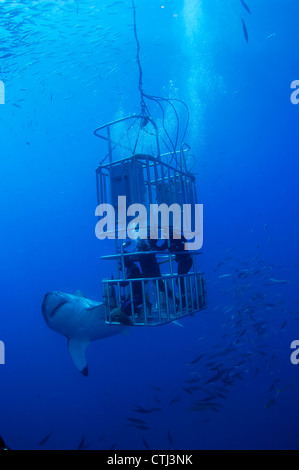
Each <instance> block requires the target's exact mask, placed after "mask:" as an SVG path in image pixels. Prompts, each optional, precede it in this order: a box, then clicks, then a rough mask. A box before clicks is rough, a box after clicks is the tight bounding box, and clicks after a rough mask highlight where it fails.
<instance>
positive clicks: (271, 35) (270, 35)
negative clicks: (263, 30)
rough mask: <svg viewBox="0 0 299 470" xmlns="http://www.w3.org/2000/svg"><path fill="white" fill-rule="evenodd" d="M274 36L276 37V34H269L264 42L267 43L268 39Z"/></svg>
mask: <svg viewBox="0 0 299 470" xmlns="http://www.w3.org/2000/svg"><path fill="white" fill-rule="evenodd" d="M275 36H276V33H271V34H269V36H267V37H266V41H267V40H268V39H271V38H274V37H275Z"/></svg>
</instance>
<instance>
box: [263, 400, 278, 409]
mask: <svg viewBox="0 0 299 470" xmlns="http://www.w3.org/2000/svg"><path fill="white" fill-rule="evenodd" d="M275 404H276V400H275V398H271V400H269V401H268V402H267V403H266V405H265V408H270V407H271V406H274V405H275Z"/></svg>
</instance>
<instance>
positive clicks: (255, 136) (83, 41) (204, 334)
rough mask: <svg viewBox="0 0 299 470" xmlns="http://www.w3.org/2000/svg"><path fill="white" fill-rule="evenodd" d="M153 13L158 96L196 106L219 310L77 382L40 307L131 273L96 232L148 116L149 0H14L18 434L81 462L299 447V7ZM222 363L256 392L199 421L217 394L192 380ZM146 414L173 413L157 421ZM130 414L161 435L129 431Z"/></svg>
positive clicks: (107, 353) (207, 256)
mask: <svg viewBox="0 0 299 470" xmlns="http://www.w3.org/2000/svg"><path fill="white" fill-rule="evenodd" d="M136 3H137V7H138V8H137V15H138V32H139V38H140V44H141V60H142V65H143V70H144V89H145V91H146V92H148V93H152V94H155V95H160V96H165V97H177V98H182V99H184V100H185V101H186V102H187V103H188V106H189V108H190V115H191V122H190V127H189V132H188V135H187V137H186V140H187V142H188V143H189V144H190V145H191V146H192V149H193V153H194V154H195V155H196V165H195V167H194V172H196V173H197V181H198V194H199V199H200V202H201V203H203V204H204V247H203V255H202V256H201V257H200V263H201V266H202V269H203V270H204V271H205V272H206V276H207V288H208V302H209V308H208V309H207V310H205V311H204V312H202V313H200V314H198V315H197V316H196V317H193V318H188V319H186V320H184V321H183V322H182V323H183V325H184V327H183V328H180V327H177V326H174V325H168V326H165V327H161V328H157V329H150V330H147V329H134V330H132V331H131V333H130V334H129V336H116V337H113V338H111V339H107V340H103V341H102V342H96V343H93V344H92V345H91V346H90V347H89V349H88V353H87V354H88V362H89V370H90V377H89V378H88V379H85V378H84V377H82V376H81V375H80V374H79V373H78V371H77V370H76V369H75V367H74V366H73V364H72V362H71V359H70V357H69V355H68V351H67V345H66V340H65V339H64V338H63V337H61V336H59V335H57V334H56V333H54V332H52V331H51V330H49V329H48V327H47V326H46V324H45V323H44V320H43V318H42V315H41V310H40V305H41V302H42V299H43V296H44V294H45V293H46V292H48V291H50V290H61V291H65V292H69V293H74V292H75V291H76V290H77V289H80V290H81V291H82V292H84V294H85V295H86V296H87V297H89V298H92V299H95V300H97V299H100V297H101V279H102V277H104V276H105V275H107V272H108V274H109V273H110V269H111V271H113V267H111V266H110V264H109V265H108V264H107V262H106V263H103V262H102V261H101V260H100V256H101V254H103V252H104V251H105V249H106V245H105V243H104V242H100V241H98V240H97V239H96V237H95V234H94V227H95V223H96V219H95V216H94V211H95V207H96V192H95V168H96V166H97V164H98V163H99V161H100V160H101V158H102V155H103V152H104V146H103V145H102V143H101V142H100V141H99V139H96V138H95V137H94V136H93V130H94V129H95V128H96V127H97V126H99V125H101V124H103V123H105V122H108V121H110V120H113V119H116V118H118V117H120V116H122V115H127V114H130V113H133V112H138V110H139V95H138V71H137V66H136V62H135V57H136V47H135V43H134V36H133V30H132V23H133V21H132V9H131V2H130V1H124V2H113V1H99V0H98V1H87V0H81V1H80V0H78V2H74V1H41V0H39V1H38V2H32V1H22V2H20V3H18V2H13V3H11V2H1V3H0V6H1V11H0V32H1V44H0V57H2V58H0V79H1V80H3V81H4V82H5V85H6V104H5V105H4V106H1V107H0V158H1V166H0V168H1V172H0V182H1V183H0V184H1V186H0V195H1V199H0V210H1V232H0V286H1V307H0V339H1V340H3V341H4V342H5V345H6V365H5V366H1V367H0V381H1V382H0V387H1V395H0V396H1V406H0V435H2V436H3V437H4V438H5V440H6V442H7V444H8V445H10V446H11V447H12V448H14V449H35V448H38V443H39V442H40V441H41V439H42V438H43V437H44V436H45V435H46V434H48V433H49V432H50V431H54V432H53V435H52V436H51V438H50V439H49V440H48V442H47V443H46V445H45V446H44V448H49V449H73V448H77V446H78V444H79V442H80V441H81V439H82V436H83V435H84V436H85V441H86V444H89V445H90V448H95V449H109V448H110V447H111V446H112V445H114V444H116V445H115V448H116V449H143V448H144V443H143V442H142V437H144V438H145V440H146V441H147V443H148V444H149V446H150V447H151V448H152V449H166V448H171V445H170V442H169V439H168V430H170V433H171V436H172V439H173V447H174V448H175V449H214V448H223V449H229V448H243V449H244V448H250V449H252V448H272V449H273V448H293V449H296V448H298V439H297V419H299V411H298V405H297V390H298V385H299V381H298V376H299V366H298V367H296V366H293V365H292V364H291V363H290V352H291V351H290V343H291V342H292V341H293V340H295V339H298V336H299V331H298V330H299V322H298V321H297V320H298V318H299V312H298V289H297V282H298V244H297V243H298V217H297V213H298V208H297V202H298V191H299V189H298V169H299V166H298V162H297V158H298V142H297V136H298V119H299V114H298V113H299V106H298V107H296V106H294V105H292V104H291V102H290V95H291V90H290V84H291V82H292V81H293V80H296V79H299V67H298V60H297V59H298V57H297V49H296V44H298V41H299V30H298V23H297V18H298V13H299V5H298V2H297V1H295V0H284V1H283V2H279V1H278V0H275V1H273V0H271V1H270V0H263V1H262V2H261V1H257V0H248V2H247V3H248V5H249V6H250V8H251V15H249V14H248V13H247V12H246V11H245V9H244V8H243V7H242V5H241V3H240V1H239V0H229V1H225V2H223V1H222V0H185V1H183V0H166V1H162V0H142V1H141V0H138V1H137V0H136ZM162 6H164V8H162ZM242 18H243V19H244V21H245V22H246V25H247V28H248V34H249V42H248V44H247V43H246V42H245V39H244V36H243V30H242V21H241V19H242ZM274 33H275V35H274V36H272V37H270V38H269V39H267V38H268V37H269V35H272V34H274ZM153 112H154V113H155V111H153ZM172 119H173V118H172V117H171V116H168V125H169V126H170V128H171V129H174V127H173V123H172ZM220 262H221V263H224V264H222V265H221V266H220V267H219V268H218V269H217V266H218V264H219V263H220ZM240 269H248V270H249V275H248V278H246V279H241V278H239V277H238V274H239V272H238V271H236V270H240ZM224 274H232V276H230V277H227V278H220V279H219V277H220V276H221V275H224ZM271 278H272V279H273V278H274V279H278V280H288V281H290V282H289V283H287V284H278V283H273V281H269V280H270V279H271ZM248 309H249V310H250V312H254V313H253V314H252V315H251V316H250V315H249V314H248ZM240 319H241V325H242V328H241V329H240V328H238V326H236V322H237V321H238V320H240ZM258 321H263V322H265V325H266V326H265V331H263V334H258V333H257V331H256V329H255V328H254V324H255V323H256V322H258ZM285 321H287V325H286V326H285V327H283V328H281V327H282V325H283V324H284V322H285ZM244 329H245V333H244ZM240 335H241V336H240ZM232 343H233V344H234V346H233V351H232V352H230V353H225V350H226V348H227V347H228V346H229V345H231V344H232ZM202 352H204V353H205V354H206V356H205V358H204V360H203V361H200V362H199V363H197V364H195V365H193V366H192V365H190V362H191V361H192V360H193V359H194V358H196V357H197V356H198V355H199V354H201V353H202ZM248 352H250V353H252V354H253V355H252V356H250V357H249V358H246V359H244V358H245V356H244V354H246V353H248ZM242 354H243V356H242ZM213 355H215V357H214V358H213V359H211V360H213V361H216V362H218V363H222V364H224V365H225V367H228V368H231V370H232V372H231V373H232V374H234V372H238V373H239V372H240V376H241V379H240V380H239V379H235V380H233V383H232V384H231V385H230V386H227V393H226V394H225V396H226V399H225V400H224V399H221V398H219V399H218V400H217V402H218V403H220V404H221V405H222V406H223V408H221V409H220V411H218V412H216V411H206V412H204V411H188V408H190V407H192V403H193V402H195V401H197V400H198V399H199V393H200V392H197V391H193V394H192V395H191V394H190V393H188V392H186V391H184V390H183V389H182V387H184V388H185V387H187V386H188V385H187V382H185V380H189V379H190V377H195V376H198V375H199V376H200V380H201V382H199V384H203V383H204V382H206V381H207V380H208V379H209V378H210V377H211V372H209V371H208V368H207V367H206V365H205V364H206V363H207V362H209V360H210V357H211V356H213ZM240 362H243V363H242V365H241V366H238V364H239V363H240ZM274 381H276V382H275V383H274ZM273 383H274V385H273V387H272V384H273ZM214 385H221V383H219V384H214ZM153 387H155V388H156V387H158V388H159V389H161V390H155V389H154V388H153ZM205 388H209V390H210V389H211V388H213V384H212V385H210V386H209V385H208V386H207V385H206V386H205ZM270 389H271V390H270ZM174 397H178V402H177V403H175V404H173V405H169V402H170V401H171V400H172V399H173V398H174ZM201 398H202V396H201ZM273 399H275V404H274V405H273V406H267V404H269V400H273ZM158 401H159V402H160V403H158ZM137 405H139V406H143V407H147V408H149V407H160V408H161V411H159V412H154V413H152V414H149V415H148V416H147V415H140V416H139V415H138V414H136V413H134V412H132V411H131V409H132V408H134V407H135V406H137ZM127 416H133V417H137V418H141V419H145V420H146V421H147V422H148V425H149V427H150V430H147V431H142V430H139V429H135V428H133V427H127V424H128V421H126V419H125V418H126V417H127Z"/></svg>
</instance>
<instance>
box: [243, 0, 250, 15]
mask: <svg viewBox="0 0 299 470" xmlns="http://www.w3.org/2000/svg"><path fill="white" fill-rule="evenodd" d="M241 3H242V5H243V7H244V8H245V10H246V11H247V12H248V13H249V14H250V13H251V11H250V8H249V6H248V5H247V4H246V3H245V2H244V0H241Z"/></svg>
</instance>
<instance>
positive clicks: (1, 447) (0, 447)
mask: <svg viewBox="0 0 299 470" xmlns="http://www.w3.org/2000/svg"><path fill="white" fill-rule="evenodd" d="M0 450H11V449H10V448H9V447H8V446H7V445H6V444H5V442H4V440H3V439H2V437H1V436H0Z"/></svg>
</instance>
